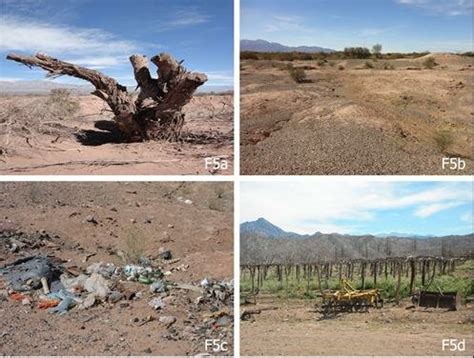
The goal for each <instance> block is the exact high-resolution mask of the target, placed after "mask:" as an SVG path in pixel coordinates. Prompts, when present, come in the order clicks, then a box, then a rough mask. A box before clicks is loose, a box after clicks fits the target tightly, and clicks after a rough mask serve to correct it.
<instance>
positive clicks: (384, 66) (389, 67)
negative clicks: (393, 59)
mask: <svg viewBox="0 0 474 358" xmlns="http://www.w3.org/2000/svg"><path fill="white" fill-rule="evenodd" d="M383 69H384V70H394V69H395V66H394V65H392V64H390V63H388V62H385V63H384V64H383Z"/></svg>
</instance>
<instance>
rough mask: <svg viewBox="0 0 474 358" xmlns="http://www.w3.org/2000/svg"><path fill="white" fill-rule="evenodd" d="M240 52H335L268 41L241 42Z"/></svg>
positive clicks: (327, 49)
mask: <svg viewBox="0 0 474 358" xmlns="http://www.w3.org/2000/svg"><path fill="white" fill-rule="evenodd" d="M240 51H253V52H311V53H314V52H324V53H331V52H335V50H332V49H329V48H324V47H318V46H285V45H282V44H280V43H278V42H269V41H266V40H240Z"/></svg>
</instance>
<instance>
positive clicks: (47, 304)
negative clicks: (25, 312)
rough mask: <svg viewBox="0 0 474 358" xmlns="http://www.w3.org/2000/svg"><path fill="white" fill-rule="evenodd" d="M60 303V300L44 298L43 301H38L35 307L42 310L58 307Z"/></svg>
mask: <svg viewBox="0 0 474 358" xmlns="http://www.w3.org/2000/svg"><path fill="white" fill-rule="evenodd" d="M60 302H61V300H57V299H49V298H44V299H41V300H39V302H38V306H37V307H38V308H39V309H40V310H44V309H47V308H52V307H56V306H57V305H59V303H60Z"/></svg>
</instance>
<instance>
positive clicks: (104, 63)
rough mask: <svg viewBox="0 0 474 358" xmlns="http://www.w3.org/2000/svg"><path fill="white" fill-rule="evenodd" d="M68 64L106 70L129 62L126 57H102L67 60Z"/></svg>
mask: <svg viewBox="0 0 474 358" xmlns="http://www.w3.org/2000/svg"><path fill="white" fill-rule="evenodd" d="M65 61H66V62H71V63H74V64H77V65H81V66H88V67H90V68H106V67H111V66H117V65H120V64H123V63H127V62H128V57H126V56H102V57H92V56H91V57H79V58H72V59H66V60H65Z"/></svg>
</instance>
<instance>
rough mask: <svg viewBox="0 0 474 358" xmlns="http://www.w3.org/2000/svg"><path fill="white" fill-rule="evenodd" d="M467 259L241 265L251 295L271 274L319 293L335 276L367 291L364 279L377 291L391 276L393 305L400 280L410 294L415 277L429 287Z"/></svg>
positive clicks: (279, 279)
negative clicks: (313, 287) (357, 283)
mask: <svg viewBox="0 0 474 358" xmlns="http://www.w3.org/2000/svg"><path fill="white" fill-rule="evenodd" d="M469 259H472V257H470V256H463V257H456V258H453V257H436V256H408V257H389V258H377V259H372V260H370V259H344V260H340V261H327V262H311V263H265V264H259V265H258V264H241V272H242V274H243V275H245V274H246V272H247V273H248V274H249V275H250V281H251V293H254V292H258V291H259V290H260V288H261V287H262V286H263V283H264V281H265V280H266V279H267V277H268V276H269V273H270V272H272V271H273V273H274V274H275V276H276V278H277V280H278V281H279V282H280V283H282V284H283V282H285V283H286V286H287V287H288V281H289V277H290V276H292V275H294V276H295V278H296V280H297V282H301V281H302V280H305V281H306V285H307V290H309V287H310V284H311V282H313V281H315V282H317V287H318V290H319V291H320V292H322V291H323V290H324V289H329V280H330V279H331V278H333V277H334V274H335V273H337V278H338V279H339V281H341V280H342V279H343V278H346V279H348V280H350V281H353V280H354V279H355V278H356V277H357V276H358V277H359V278H360V282H361V287H362V289H365V288H366V284H367V278H372V279H373V287H374V288H375V287H377V283H378V282H380V277H384V278H385V280H386V279H387V278H388V277H389V276H391V277H393V278H394V279H396V291H395V301H396V302H397V303H398V302H399V300H400V286H401V280H402V277H403V276H404V277H406V278H407V279H409V281H410V284H409V294H410V295H412V294H413V293H414V290H415V280H416V277H417V276H418V277H421V285H422V286H423V287H429V286H430V285H431V283H432V282H433V280H434V278H435V276H436V274H439V275H445V274H449V273H452V272H454V271H455V270H456V267H457V266H458V265H460V264H461V263H463V262H465V261H466V260H469Z"/></svg>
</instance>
